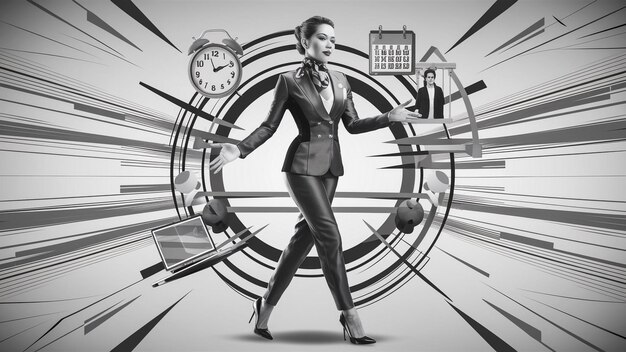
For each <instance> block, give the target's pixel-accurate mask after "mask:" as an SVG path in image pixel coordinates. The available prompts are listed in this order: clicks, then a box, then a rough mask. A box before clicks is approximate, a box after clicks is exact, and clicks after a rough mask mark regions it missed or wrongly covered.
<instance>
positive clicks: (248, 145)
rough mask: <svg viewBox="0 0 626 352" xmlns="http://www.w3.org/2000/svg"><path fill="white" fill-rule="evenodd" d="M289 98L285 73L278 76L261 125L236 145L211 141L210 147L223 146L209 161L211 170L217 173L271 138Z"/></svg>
mask: <svg viewBox="0 0 626 352" xmlns="http://www.w3.org/2000/svg"><path fill="white" fill-rule="evenodd" d="M288 100H289V90H288V88H287V81H286V79H285V77H284V76H283V75H280V76H278V82H277V83H276V88H274V100H273V101H272V106H271V107H270V112H269V113H268V114H267V118H266V119H265V121H263V123H261V126H259V127H258V128H257V129H255V130H254V131H252V133H250V135H248V137H246V138H245V139H244V140H242V141H241V142H239V143H237V144H236V145H235V144H232V143H209V147H210V148H221V150H220V154H219V155H218V156H217V157H215V158H214V159H213V161H211V162H210V163H209V166H210V170H214V173H216V174H217V173H218V172H220V170H222V168H223V167H224V165H226V164H228V163H230V162H232V161H234V160H236V159H237V158H242V159H243V158H245V157H246V156H247V155H248V154H250V153H252V151H253V150H255V149H256V148H258V147H259V146H260V145H261V144H263V143H265V141H267V140H268V139H270V137H271V136H272V135H273V134H274V132H276V129H277V128H278V125H280V121H281V120H282V119H283V115H284V114H285V109H287V101H288Z"/></svg>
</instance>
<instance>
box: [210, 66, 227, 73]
mask: <svg viewBox="0 0 626 352" xmlns="http://www.w3.org/2000/svg"><path fill="white" fill-rule="evenodd" d="M228 65H229V64H226V65H222V66H218V67H217V68H213V72H218V71H219V70H221V69H223V68H224V67H227V66H228Z"/></svg>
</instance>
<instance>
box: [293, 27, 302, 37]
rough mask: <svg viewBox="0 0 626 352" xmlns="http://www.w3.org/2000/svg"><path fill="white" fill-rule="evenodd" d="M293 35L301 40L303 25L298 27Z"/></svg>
mask: <svg viewBox="0 0 626 352" xmlns="http://www.w3.org/2000/svg"><path fill="white" fill-rule="evenodd" d="M293 33H294V34H295V35H296V38H298V40H300V38H301V36H302V25H300V26H296V28H295V29H294V32H293Z"/></svg>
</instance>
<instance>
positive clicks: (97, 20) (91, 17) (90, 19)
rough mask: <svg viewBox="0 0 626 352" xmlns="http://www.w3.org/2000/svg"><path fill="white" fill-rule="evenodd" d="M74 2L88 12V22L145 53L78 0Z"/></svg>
mask: <svg viewBox="0 0 626 352" xmlns="http://www.w3.org/2000/svg"><path fill="white" fill-rule="evenodd" d="M72 1H74V3H75V4H76V5H78V6H80V7H81V8H82V9H83V10H85V11H87V22H89V23H93V24H94V25H96V26H98V27H100V28H102V29H103V30H105V31H107V32H109V33H110V34H112V35H113V36H115V37H117V38H119V39H120V40H122V41H124V42H126V43H127V44H128V45H130V46H132V47H134V48H135V49H137V50H139V51H143V50H141V49H140V48H139V47H138V46H136V45H135V44H133V43H132V42H131V41H130V40H128V39H126V37H124V36H123V35H122V34H121V33H120V32H118V31H116V30H115V29H114V28H113V27H111V26H110V25H109V24H108V23H106V22H104V20H103V19H101V18H100V17H98V16H97V15H96V14H95V13H93V12H91V11H89V10H87V9H86V8H85V7H84V6H83V5H81V4H79V3H78V2H77V1H76V0H72Z"/></svg>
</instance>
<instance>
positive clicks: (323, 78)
mask: <svg viewBox="0 0 626 352" xmlns="http://www.w3.org/2000/svg"><path fill="white" fill-rule="evenodd" d="M306 71H308V72H309V74H310V76H311V80H313V84H314V85H315V88H316V89H317V91H318V92H321V91H322V90H324V89H325V88H326V87H328V84H329V83H330V77H329V76H328V68H326V64H325V63H323V62H321V61H317V60H315V59H311V58H309V57H305V58H304V60H302V66H300V67H299V68H298V69H297V70H296V77H298V78H300V77H302V76H303V75H304V73H305V72H306Z"/></svg>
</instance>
